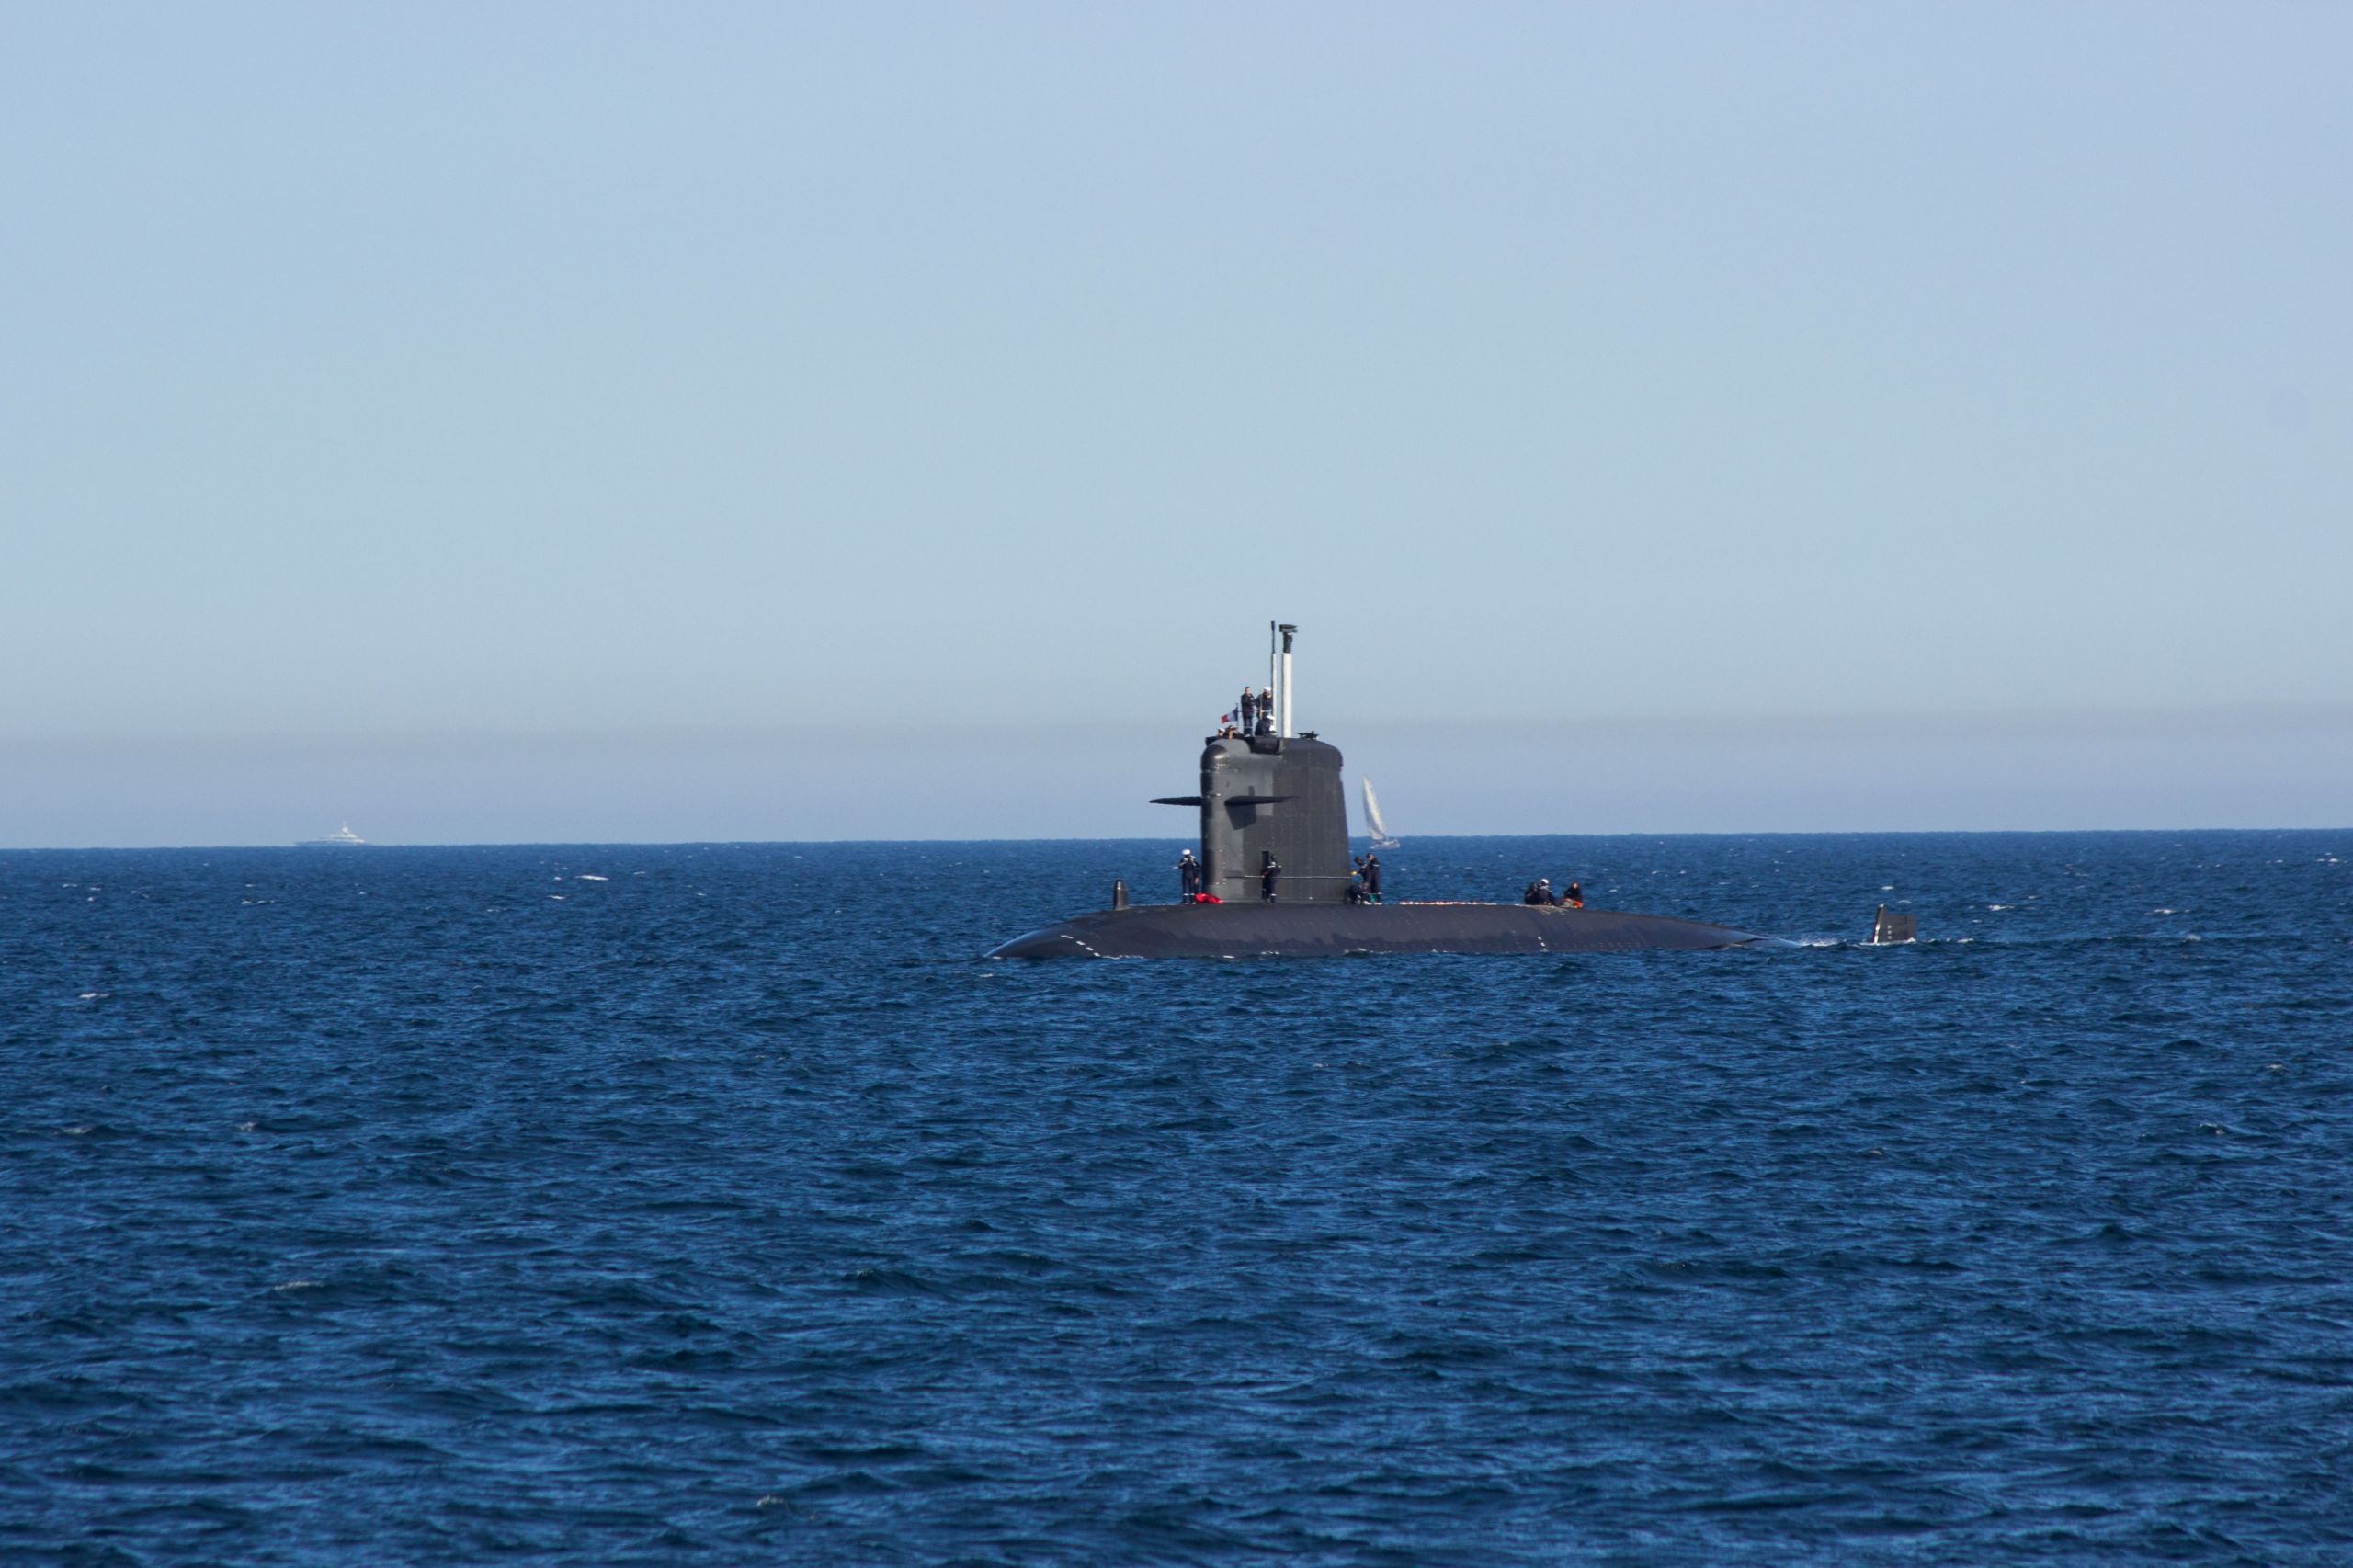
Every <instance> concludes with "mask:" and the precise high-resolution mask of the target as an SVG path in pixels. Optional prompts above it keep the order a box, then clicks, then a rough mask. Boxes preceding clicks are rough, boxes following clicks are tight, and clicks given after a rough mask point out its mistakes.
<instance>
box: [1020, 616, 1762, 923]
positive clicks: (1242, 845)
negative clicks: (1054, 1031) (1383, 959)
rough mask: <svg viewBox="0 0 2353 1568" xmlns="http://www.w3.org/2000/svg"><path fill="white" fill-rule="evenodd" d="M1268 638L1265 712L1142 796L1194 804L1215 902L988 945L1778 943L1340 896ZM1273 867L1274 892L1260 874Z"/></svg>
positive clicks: (1535, 913) (1343, 834)
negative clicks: (1188, 786)
mask: <svg viewBox="0 0 2353 1568" xmlns="http://www.w3.org/2000/svg"><path fill="white" fill-rule="evenodd" d="M1298 630H1299V629H1298V628H1297V627H1295V626H1290V625H1277V626H1275V627H1274V628H1273V629H1272V637H1271V638H1270V639H1269V648H1268V653H1267V663H1268V666H1269V671H1268V674H1269V678H1268V686H1269V688H1270V690H1271V692H1272V699H1271V700H1270V701H1269V702H1268V704H1267V707H1268V708H1269V709H1270V710H1271V711H1269V712H1267V713H1266V714H1265V715H1263V716H1262V717H1260V718H1259V719H1258V721H1257V722H1255V723H1252V722H1248V720H1247V716H1246V715H1245V723H1244V725H1243V726H1242V728H1241V729H1240V730H1239V731H1236V730H1235V729H1233V727H1232V726H1229V727H1228V729H1227V731H1226V732H1225V733H1220V734H1216V735H1212V736H1211V737H1210V738H1209V739H1208V740H1207V741H1205V742H1204V743H1203V744H1202V747H1201V792H1200V793H1199V794H1198V795H1177V796H1163V797H1161V798H1160V799H1158V800H1157V801H1154V804H1157V805H1167V806H1197V807H1199V810H1200V813H1201V851H1200V857H1201V868H1202V885H1203V891H1204V892H1206V893H1207V894H1208V895H1210V897H1211V899H1213V900H1218V901H1222V902H1206V903H1189V902H1188V903H1164V904H1135V905H1131V904H1129V903H1127V901H1126V890H1125V888H1124V887H1123V886H1115V890H1114V892H1113V898H1112V907H1111V908H1109V909H1102V910H1097V911H1096V912H1095V913H1094V914H1091V915H1074V916H1072V917H1071V918H1070V919H1068V920H1064V921H1062V922H1060V923H1059V924H1056V925H1053V926H1047V927H1046V928H1045V929H1043V930H1041V931H1032V932H1030V933H1029V935H1028V936H1026V937H1015V938H1014V939H1013V940H1012V941H1010V942H1007V943H1006V944H1005V945H1004V946H1003V947H1001V948H999V949H996V950H995V952H993V953H991V954H990V955H989V956H990V957H991V958H1004V959H1058V958H1101V959H1112V958H1138V959H1178V958H1205V959H1213V958H1258V957H1285V958H1323V957H1338V956H1340V955H1343V954H1349V953H1615V952H1644V951H1656V950H1665V949H1680V950H1685V951H1702V950H1710V949H1725V948H1762V947H1781V946H1784V945H1785V944H1783V943H1782V942H1780V941H1779V939H1778V938H1775V937H1760V936H1757V935H1756V934H1755V933H1753V932H1748V931H1736V930H1733V928H1732V927H1730V926H1710V925H1706V924H1704V923H1702V922H1699V921H1696V920H1675V919H1670V918H1668V917H1666V916H1665V915H1629V914H1625V913H1623V912H1621V911H1619V910H1614V909H1572V908H1566V907H1554V906H1552V905H1546V904H1525V903H1410V902H1409V903H1380V904H1369V903H1350V902H1349V900H1348V882H1349V880H1350V878H1351V876H1352V874H1353V872H1354V869H1355V868H1354V867H1353V866H1352V865H1351V864H1350V862H1349V858H1348V812H1347V795H1346V793H1345V791H1344V790H1342V788H1341V784H1340V751H1339V748H1338V747H1337V746H1335V745H1333V744H1330V743H1328V742H1326V741H1323V740H1319V739H1318V738H1316V735H1315V733H1314V732H1313V731H1312V730H1311V731H1309V732H1308V733H1305V734H1296V733H1293V732H1292V729H1291V642H1292V639H1293V638H1294V637H1295V636H1296V635H1297V633H1298ZM1269 864H1272V865H1274V866H1275V867H1277V868H1279V869H1278V872H1277V875H1276V877H1275V878H1274V879H1272V880H1273V883H1274V889H1275V892H1276V897H1275V898H1274V899H1272V900H1269V899H1268V898H1267V896H1266V894H1267V881H1268V879H1267V875H1266V871H1267V867H1268V865H1269Z"/></svg>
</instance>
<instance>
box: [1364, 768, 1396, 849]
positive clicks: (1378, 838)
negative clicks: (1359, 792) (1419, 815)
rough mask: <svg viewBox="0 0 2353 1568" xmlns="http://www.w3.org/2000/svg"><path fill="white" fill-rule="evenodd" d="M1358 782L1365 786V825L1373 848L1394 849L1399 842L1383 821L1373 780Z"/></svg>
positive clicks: (1366, 779) (1367, 779)
mask: <svg viewBox="0 0 2353 1568" xmlns="http://www.w3.org/2000/svg"><path fill="white" fill-rule="evenodd" d="M1358 783H1360V784H1362V785H1363V786H1364V825H1365V827H1366V829H1367V830H1368V831H1369V833H1370V837H1371V839H1372V843H1373V847H1374V848H1376V849H1394V848H1395V847H1397V841H1396V840H1395V839H1393V838H1392V837H1390V836H1389V829H1388V827H1387V825H1386V824H1383V823H1382V822H1381V802H1380V801H1377V800H1375V799H1373V795H1372V780H1371V779H1370V778H1361V779H1358Z"/></svg>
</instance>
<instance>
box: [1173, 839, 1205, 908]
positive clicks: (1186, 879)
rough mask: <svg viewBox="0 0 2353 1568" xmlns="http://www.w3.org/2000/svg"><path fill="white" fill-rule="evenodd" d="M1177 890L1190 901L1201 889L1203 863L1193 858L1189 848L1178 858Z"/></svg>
mask: <svg viewBox="0 0 2353 1568" xmlns="http://www.w3.org/2000/svg"><path fill="white" fill-rule="evenodd" d="M1176 891H1177V892H1180V893H1182V894H1183V895H1184V897H1185V901H1186V902H1187V903H1191V902H1192V900H1193V896H1194V895H1195V894H1196V893H1199V892H1200V891H1201V863H1200V862H1199V860H1196V859H1194V858H1193V852H1192V851H1191V850H1189V849H1188V850H1186V851H1185V853H1184V854H1182V855H1180V856H1178V857H1177V858H1176Z"/></svg>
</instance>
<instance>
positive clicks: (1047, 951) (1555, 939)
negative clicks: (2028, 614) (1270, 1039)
mask: <svg viewBox="0 0 2353 1568" xmlns="http://www.w3.org/2000/svg"><path fill="white" fill-rule="evenodd" d="M1783 945H1784V944H1783V943H1781V942H1780V941H1779V940H1778V939H1776V938H1774V937H1760V936H1757V935H1756V934H1755V933H1754V932H1749V931H1736V930H1733V928H1732V927H1730V926H1709V925H1703V924H1701V923H1700V922H1699V921H1696V920H1674V919H1669V918H1667V917H1666V916H1665V915H1627V914H1622V913H1620V912H1619V911H1617V910H1611V909H1555V908H1551V907H1546V906H1540V905H1535V904H1514V903H1387V904H1370V905H1366V904H1354V905H1348V904H1343V905H1337V906H1336V905H1331V904H1280V903H1200V904H1189V903H1178V904H1149V905H1141V906H1137V907H1134V908H1130V909H1105V910H1097V912H1096V913H1094V914H1092V915H1075V916H1074V917H1073V918H1071V919H1068V920H1064V921H1062V922H1060V923H1058V924H1056V925H1052V926H1047V927H1045V928H1044V929H1043V930H1040V931H1032V932H1030V933H1029V935H1028V936H1026V937H1015V938H1014V939H1013V940H1012V941H1010V942H1007V943H1006V944H1005V946H1003V947H1001V948H999V949H996V950H995V952H993V953H991V954H989V957H991V958H996V959H1064V958H1068V959H1077V958H1098V959H1225V958H1235V959H1239V958H1340V957H1344V956H1347V955H1349V954H1354V953H1630V952H1662V951H1680V952H1699V951H1707V950H1710V949H1725V948H1769V947H1780V946H1783Z"/></svg>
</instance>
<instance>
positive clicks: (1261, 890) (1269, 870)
mask: <svg viewBox="0 0 2353 1568" xmlns="http://www.w3.org/2000/svg"><path fill="white" fill-rule="evenodd" d="M1265 854H1266V857H1267V860H1266V864H1264V865H1262V866H1260V867H1259V868H1258V895H1259V896H1260V897H1261V898H1264V899H1265V900H1266V901H1267V903H1274V902H1275V880H1276V879H1277V878H1279V877H1280V876H1281V875H1282V874H1283V863H1282V862H1281V861H1279V860H1278V859H1276V858H1275V852H1274V851H1273V850H1271V849H1269V850H1267V851H1265Z"/></svg>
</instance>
